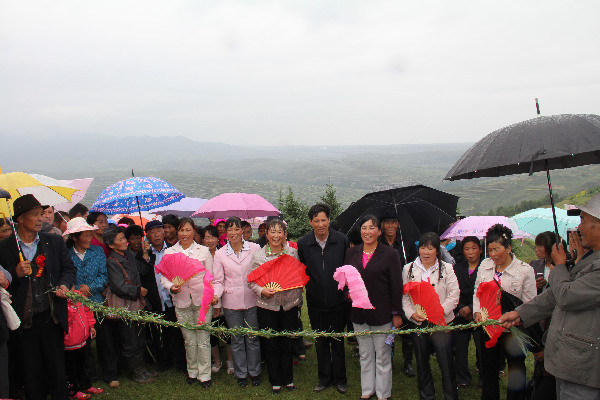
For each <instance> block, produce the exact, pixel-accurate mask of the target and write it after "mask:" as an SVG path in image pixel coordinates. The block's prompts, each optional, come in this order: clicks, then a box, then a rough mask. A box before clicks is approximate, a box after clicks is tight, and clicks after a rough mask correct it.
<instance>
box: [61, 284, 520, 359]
mask: <svg viewBox="0 0 600 400" xmlns="http://www.w3.org/2000/svg"><path fill="white" fill-rule="evenodd" d="M66 296H67V298H69V299H71V300H73V301H75V302H80V303H83V305H85V306H87V307H88V308H90V309H91V310H92V311H94V312H95V313H96V314H100V315H101V316H102V317H103V318H111V319H117V318H118V319H121V320H123V321H135V322H139V323H142V324H155V325H159V326H166V327H174V328H185V329H189V330H196V329H198V330H203V331H207V332H209V333H210V334H212V335H217V336H221V337H223V336H225V335H248V336H262V337H265V338H272V337H277V336H286V337H292V338H296V337H309V338H313V339H314V338H319V337H328V338H347V337H352V336H366V335H380V334H385V335H388V334H390V333H394V334H397V335H410V334H412V333H418V334H425V333H434V332H449V331H456V330H462V329H472V328H479V327H484V326H490V325H500V322H498V321H497V320H492V319H488V320H487V321H483V322H479V323H477V322H470V323H468V324H463V325H448V326H437V325H434V326H429V327H427V328H414V329H396V330H385V331H362V332H322V331H315V330H312V329H304V330H301V331H282V332H280V331H274V330H272V329H259V330H255V329H252V328H226V327H222V326H214V325H212V324H209V323H205V324H202V325H192V324H182V323H179V322H174V321H167V320H165V319H164V318H163V317H162V316H161V315H158V314H154V313H151V312H148V311H135V312H134V311H129V310H127V309H124V308H113V307H107V306H105V305H103V304H100V303H97V302H95V301H93V300H90V299H88V298H87V297H85V296H83V295H81V294H79V293H74V292H67V293H66ZM511 332H512V333H513V335H515V337H516V338H517V340H518V342H519V344H520V345H521V348H522V349H523V350H524V349H525V346H526V345H528V344H531V343H532V341H531V338H529V337H528V336H527V335H525V334H524V333H523V332H522V331H520V330H518V329H516V328H514V327H513V328H511Z"/></svg>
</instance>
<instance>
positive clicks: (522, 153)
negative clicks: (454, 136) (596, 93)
mask: <svg viewBox="0 0 600 400" xmlns="http://www.w3.org/2000/svg"><path fill="white" fill-rule="evenodd" d="M536 101H537V100H536ZM538 114H539V109H538ZM598 163H600V116H598V115H594V114H562V115H552V116H546V117H540V116H538V118H534V119H531V120H528V121H523V122H520V123H517V124H514V125H510V126H507V127H506V128H502V129H499V130H497V131H494V132H492V133H490V134H489V135H487V136H486V137H484V138H483V139H481V140H480V141H479V142H477V143H475V144H474V145H473V146H471V148H470V149H469V150H467V151H466V152H465V153H464V154H463V155H462V156H461V157H460V159H459V160H458V161H457V162H456V164H454V166H453V167H452V169H450V171H449V172H448V174H447V175H446V177H445V178H444V179H447V180H451V181H453V180H457V179H471V178H479V177H484V176H504V175H512V174H521V173H525V172H529V173H530V174H532V173H534V172H537V171H546V176H547V179H548V191H549V192H550V205H551V210H552V211H554V198H553V197H552V183H551V182H550V170H552V169H563V168H571V167H578V166H581V165H587V164H598ZM553 222H554V232H555V233H556V235H557V236H558V224H557V221H556V216H555V215H553Z"/></svg>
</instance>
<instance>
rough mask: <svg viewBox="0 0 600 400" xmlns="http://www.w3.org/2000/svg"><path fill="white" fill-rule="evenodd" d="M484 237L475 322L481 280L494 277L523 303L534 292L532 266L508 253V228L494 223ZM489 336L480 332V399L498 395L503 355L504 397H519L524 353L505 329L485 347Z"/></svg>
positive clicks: (522, 388) (522, 390)
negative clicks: (505, 364)
mask: <svg viewBox="0 0 600 400" xmlns="http://www.w3.org/2000/svg"><path fill="white" fill-rule="evenodd" d="M485 240H486V243H487V252H488V255H489V258H486V259H485V260H483V261H482V262H481V265H480V266H479V273H478V274H477V280H476V281H475V295H474V296H473V319H474V320H475V322H481V320H482V317H481V306H480V304H479V298H478V297H477V288H478V287H479V284H480V283H482V282H491V281H492V280H493V279H494V280H496V281H497V282H498V284H499V285H500V287H501V288H502V290H503V291H505V292H507V293H510V294H512V295H513V296H515V297H517V298H519V299H520V300H522V301H523V302H527V301H529V300H531V299H533V298H534V297H535V296H536V295H537V288H536V285H535V273H534V271H533V268H532V267H531V266H530V265H529V264H526V263H524V262H523V261H521V260H519V259H517V258H516V257H515V256H514V254H512V247H511V244H512V231H511V230H510V229H509V228H507V227H506V226H504V225H501V224H497V225H494V226H492V227H491V228H490V229H489V230H488V231H487V234H486V236H485ZM510 311H512V310H510ZM489 339H490V338H489V336H487V335H486V334H485V333H482V334H481V340H482V343H481V358H482V360H481V374H482V379H483V389H482V392H481V398H482V399H486V400H487V399H491V400H494V399H499V398H500V385H499V382H498V370H499V368H500V364H501V362H502V357H504V354H506V362H507V365H508V384H507V388H506V398H507V399H508V400H511V399H523V398H524V396H525V385H526V379H527V376H526V373H525V372H526V371H525V354H523V352H522V351H521V348H520V346H519V345H518V344H517V343H516V341H515V340H514V339H513V337H512V334H511V333H510V332H509V331H508V330H507V331H505V332H504V333H502V335H501V336H500V337H499V338H498V342H497V343H496V345H495V346H494V347H492V348H489V349H488V348H487V347H485V342H486V341H488V340H489Z"/></svg>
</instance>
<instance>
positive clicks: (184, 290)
mask: <svg viewBox="0 0 600 400" xmlns="http://www.w3.org/2000/svg"><path fill="white" fill-rule="evenodd" d="M195 233H196V226H195V225H194V220H192V219H191V218H181V219H180V220H179V226H178V227H177V237H178V239H179V241H178V242H177V243H176V244H175V245H173V246H172V247H169V248H168V249H167V250H165V255H167V254H175V253H183V254H185V255H186V256H188V257H190V258H195V259H196V260H198V261H200V262H201V263H202V265H204V267H205V268H206V270H207V271H209V272H210V273H211V274H212V272H213V260H212V257H211V255H210V252H209V251H208V248H207V247H204V246H202V245H200V244H198V243H196V242H195V241H194V234H195ZM203 278H204V273H200V274H197V275H195V276H194V277H192V278H191V279H190V280H188V281H187V282H185V283H184V284H183V285H174V284H173V283H172V282H171V281H169V280H168V279H166V278H165V277H164V276H163V277H161V278H160V282H161V283H162V285H163V286H164V287H165V289H167V290H169V291H170V292H171V296H172V298H173V305H174V306H175V314H176V315H177V321H178V322H180V323H182V324H193V325H194V324H196V323H197V322H198V316H199V315H200V308H201V307H200V306H201V305H202V294H203V291H204V282H203ZM217 300H218V298H217V297H216V296H215V297H214V298H213V301H212V303H211V304H212V305H215V304H216V303H217ZM212 314H213V310H212V307H210V308H209V309H208V312H207V313H206V317H205V318H206V319H205V321H206V323H210V321H211V319H212ZM181 332H182V333H183V340H184V342H185V355H186V361H187V370H188V378H187V380H186V383H187V384H189V385H191V384H193V383H194V382H196V380H198V381H200V383H201V384H202V387H203V388H204V389H208V388H209V387H210V386H211V370H210V335H209V333H208V332H206V331H203V330H199V329H196V330H188V329H183V328H182V329H181Z"/></svg>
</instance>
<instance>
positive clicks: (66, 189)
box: [0, 172, 77, 217]
mask: <svg viewBox="0 0 600 400" xmlns="http://www.w3.org/2000/svg"><path fill="white" fill-rule="evenodd" d="M0 187H1V188H2V189H4V190H6V191H7V192H8V193H10V195H11V199H10V200H8V203H6V202H4V201H3V202H0V214H2V215H4V216H5V217H6V216H8V215H9V214H10V213H11V212H12V210H9V209H8V207H9V206H10V207H12V203H13V202H14V201H15V200H16V199H17V198H19V197H21V196H23V195H25V194H32V195H34V196H35V198H36V199H37V200H38V201H39V202H40V203H41V204H43V205H48V206H55V205H57V204H61V203H65V202H68V201H71V197H72V196H73V193H75V192H76V191H77V189H76V188H74V187H71V186H69V185H67V184H65V183H63V182H61V181H59V180H57V179H54V178H50V177H48V176H45V175H38V174H26V173H24V172H9V173H7V174H0ZM7 204H8V205H7ZM9 211H10V212H9Z"/></svg>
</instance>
